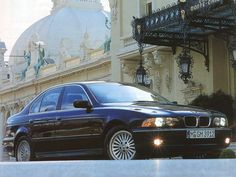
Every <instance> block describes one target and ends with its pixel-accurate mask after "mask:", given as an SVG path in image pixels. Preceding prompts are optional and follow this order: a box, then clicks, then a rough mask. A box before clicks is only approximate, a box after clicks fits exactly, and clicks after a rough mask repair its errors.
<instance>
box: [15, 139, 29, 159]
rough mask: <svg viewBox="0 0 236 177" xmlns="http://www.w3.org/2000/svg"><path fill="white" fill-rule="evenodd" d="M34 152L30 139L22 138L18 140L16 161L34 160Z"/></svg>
mask: <svg viewBox="0 0 236 177" xmlns="http://www.w3.org/2000/svg"><path fill="white" fill-rule="evenodd" d="M32 154H33V152H32V148H31V144H30V140H29V138H27V137H26V136H22V137H20V138H19V139H18V140H17V143H16V149H15V157H16V161H19V162H21V161H31V160H33V155H32Z"/></svg>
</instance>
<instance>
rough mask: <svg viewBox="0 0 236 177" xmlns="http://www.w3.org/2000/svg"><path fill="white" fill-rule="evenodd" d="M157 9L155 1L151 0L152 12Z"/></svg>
mask: <svg viewBox="0 0 236 177" xmlns="http://www.w3.org/2000/svg"><path fill="white" fill-rule="evenodd" d="M157 9H158V3H157V0H152V11H155V10H157Z"/></svg>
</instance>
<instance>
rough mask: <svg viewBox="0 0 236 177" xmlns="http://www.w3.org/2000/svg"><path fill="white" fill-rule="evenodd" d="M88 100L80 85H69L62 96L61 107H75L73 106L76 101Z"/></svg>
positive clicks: (63, 108)
mask: <svg viewBox="0 0 236 177" xmlns="http://www.w3.org/2000/svg"><path fill="white" fill-rule="evenodd" d="M76 100H81V101H88V97H87V95H86V93H85V92H84V90H83V89H82V88H81V87H80V86H68V87H66V88H65V91H64V95H63V98H62V105H61V109H62V110H65V109H75V107H74V106H73V103H74V101H76Z"/></svg>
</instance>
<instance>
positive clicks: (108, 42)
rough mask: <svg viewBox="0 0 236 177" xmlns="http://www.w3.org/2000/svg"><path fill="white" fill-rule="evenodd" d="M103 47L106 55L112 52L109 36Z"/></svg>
mask: <svg viewBox="0 0 236 177" xmlns="http://www.w3.org/2000/svg"><path fill="white" fill-rule="evenodd" d="M103 47H104V53H107V52H109V51H110V50H111V38H109V37H108V36H107V35H106V40H105V42H104V45H103Z"/></svg>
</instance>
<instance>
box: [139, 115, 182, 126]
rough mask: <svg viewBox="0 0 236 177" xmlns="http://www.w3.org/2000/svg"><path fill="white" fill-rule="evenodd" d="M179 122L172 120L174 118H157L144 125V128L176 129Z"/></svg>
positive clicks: (148, 120)
mask: <svg viewBox="0 0 236 177" xmlns="http://www.w3.org/2000/svg"><path fill="white" fill-rule="evenodd" d="M178 122H179V120H178V119H177V118H172V117H157V118H150V119H147V120H145V121H143V123H142V127H153V128H154V127H158V128H160V127H164V126H168V127H174V126H175V125H176V124H177V123H178Z"/></svg>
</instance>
